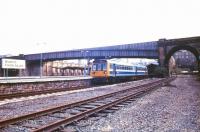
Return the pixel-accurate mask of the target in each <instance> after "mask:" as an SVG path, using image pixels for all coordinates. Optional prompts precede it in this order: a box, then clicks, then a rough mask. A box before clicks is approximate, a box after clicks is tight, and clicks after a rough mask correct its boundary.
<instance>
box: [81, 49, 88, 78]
mask: <svg viewBox="0 0 200 132" xmlns="http://www.w3.org/2000/svg"><path fill="white" fill-rule="evenodd" d="M88 52H89V51H81V53H83V58H84V59H86V61H88V59H87V56H86V55H87V53H88ZM83 75H84V77H85V76H86V64H84V72H83Z"/></svg>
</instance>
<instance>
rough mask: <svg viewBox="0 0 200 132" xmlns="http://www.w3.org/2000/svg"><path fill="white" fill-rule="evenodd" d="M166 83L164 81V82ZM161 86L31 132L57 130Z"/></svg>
mask: <svg viewBox="0 0 200 132" xmlns="http://www.w3.org/2000/svg"><path fill="white" fill-rule="evenodd" d="M165 82H166V81H165ZM160 85H162V83H159V84H153V85H150V86H148V87H145V88H144V89H138V91H136V92H135V93H132V94H129V95H126V96H124V97H121V98H120V99H117V100H115V101H112V102H110V103H107V104H104V105H101V106H98V107H96V108H93V109H89V110H87V111H84V112H80V113H79V114H77V115H74V116H72V117H69V118H65V119H62V120H60V121H56V122H54V123H51V124H48V125H46V126H43V127H41V128H38V129H36V130H33V131H32V132H46V131H47V132H49V131H55V130H57V129H58V128H59V126H61V125H63V124H65V125H68V124H71V123H73V122H75V121H78V120H81V119H83V118H85V117H88V116H90V115H92V114H95V113H97V112H100V111H102V110H105V109H107V108H110V107H112V106H115V105H117V104H119V103H122V102H124V101H127V100H129V99H131V98H133V97H136V96H138V95H140V94H142V93H144V92H145V91H148V90H151V89H152V88H155V87H157V86H160Z"/></svg>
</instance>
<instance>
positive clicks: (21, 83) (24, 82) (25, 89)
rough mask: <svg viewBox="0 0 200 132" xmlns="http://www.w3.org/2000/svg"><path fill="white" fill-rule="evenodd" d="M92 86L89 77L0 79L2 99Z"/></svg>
mask: <svg viewBox="0 0 200 132" xmlns="http://www.w3.org/2000/svg"><path fill="white" fill-rule="evenodd" d="M90 86H91V77H89V76H77V77H74V76H57V77H52V76H50V77H48V76H43V77H41V78H40V77H8V78H0V99H1V98H5V97H9V96H12V97H13V96H15V95H16V96H17V95H18V96H20V95H23V94H25V93H26V94H27V95H34V94H39V93H52V92H57V91H58V92H59V91H67V90H74V89H81V88H86V87H90Z"/></svg>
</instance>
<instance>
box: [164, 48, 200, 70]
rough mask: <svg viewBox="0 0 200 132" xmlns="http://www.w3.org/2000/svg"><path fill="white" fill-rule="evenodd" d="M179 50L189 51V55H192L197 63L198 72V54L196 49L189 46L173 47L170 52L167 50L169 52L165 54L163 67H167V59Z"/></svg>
mask: <svg viewBox="0 0 200 132" xmlns="http://www.w3.org/2000/svg"><path fill="white" fill-rule="evenodd" d="M179 50H187V51H190V52H191V53H193V54H194V56H195V57H196V60H197V62H198V67H199V70H200V52H199V51H198V49H197V48H195V47H192V46H189V45H181V46H175V47H173V48H172V49H171V50H169V52H168V53H167V54H166V57H165V60H164V65H165V66H167V67H168V63H169V59H170V57H171V56H172V55H173V54H174V53H175V52H176V51H179Z"/></svg>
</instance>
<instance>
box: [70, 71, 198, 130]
mask: <svg viewBox="0 0 200 132" xmlns="http://www.w3.org/2000/svg"><path fill="white" fill-rule="evenodd" d="M94 118H95V117H92V118H89V120H87V123H85V121H84V120H83V121H80V122H79V123H78V126H76V128H75V129H76V130H78V131H84V132H85V131H87V132H99V131H104V132H107V131H109V132H110V131H111V132H122V131H123V132H141V131H142V132H154V131H155V132H163V131H164V132H200V82H198V81H196V79H195V77H194V76H190V75H180V76H178V78H177V79H176V80H174V81H173V82H171V83H170V84H169V85H168V86H165V87H162V88H159V89H156V90H154V91H152V92H151V93H150V94H147V95H145V96H143V97H142V98H138V99H136V101H134V102H133V103H131V104H129V105H126V106H125V107H122V108H120V109H119V110H117V111H115V112H114V113H110V114H108V115H107V116H106V117H102V118H100V119H98V120H95V119H94ZM98 118H99V117H98ZM94 120H95V121H94ZM73 129H74V128H73Z"/></svg>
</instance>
